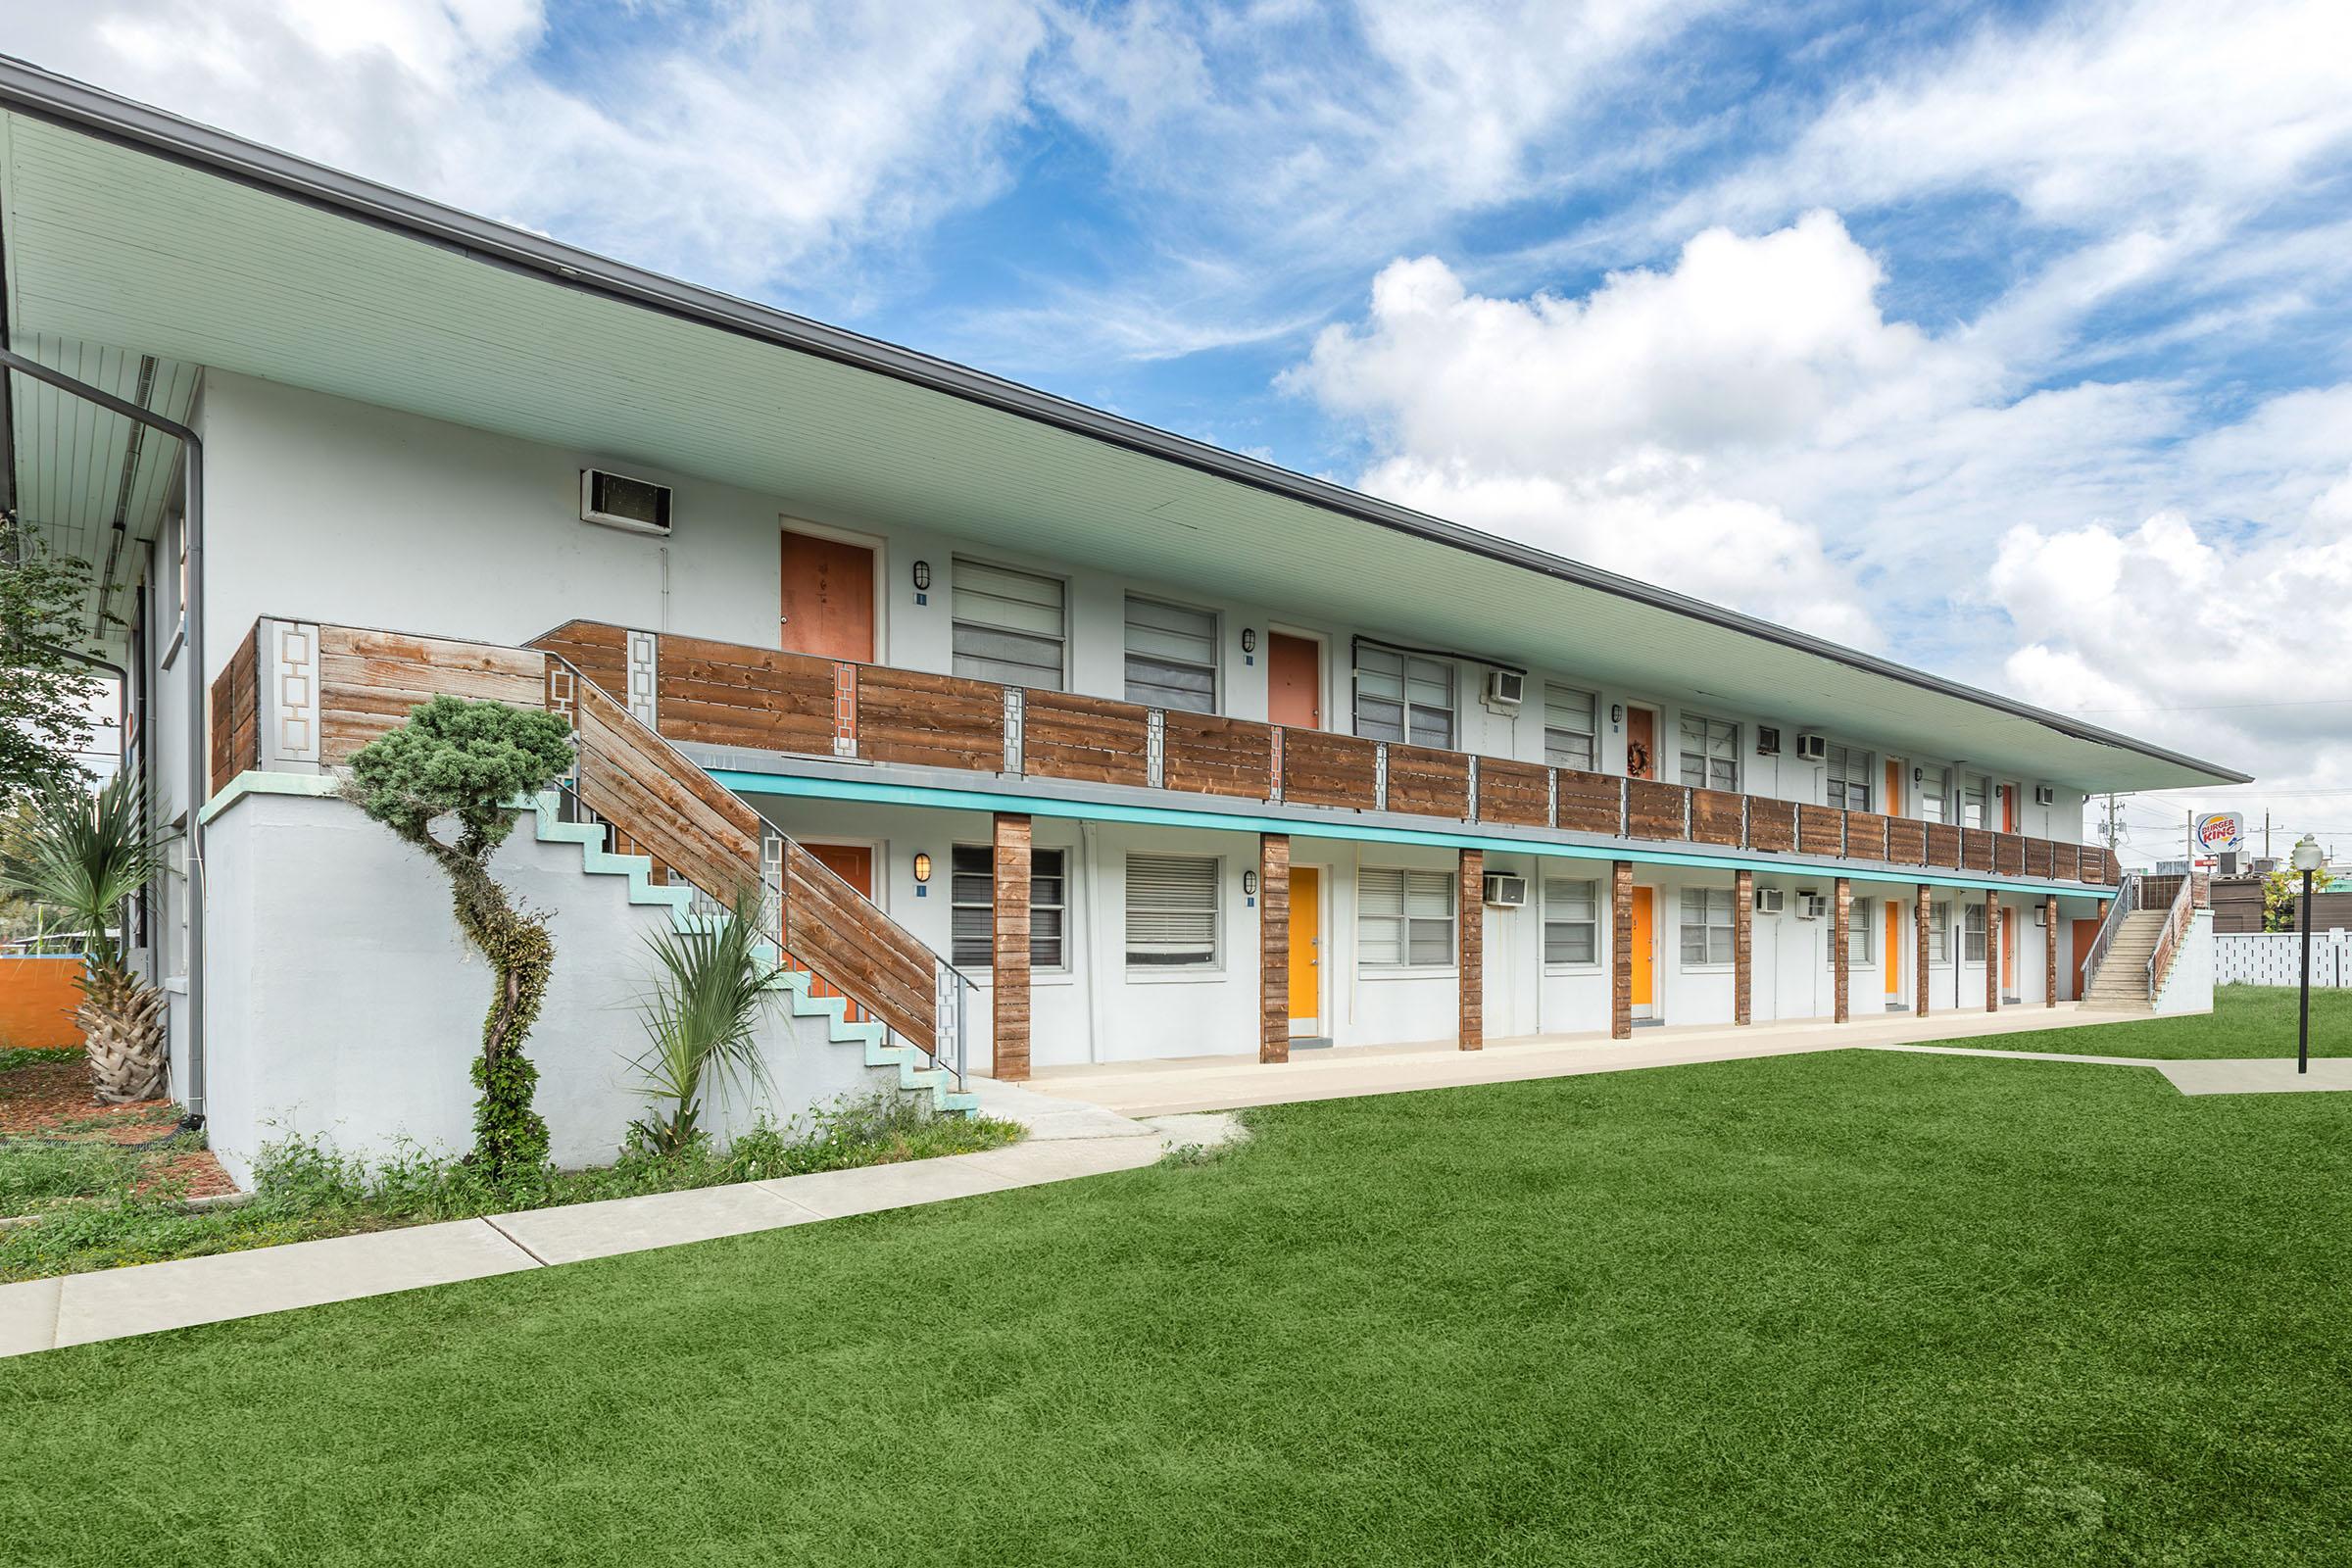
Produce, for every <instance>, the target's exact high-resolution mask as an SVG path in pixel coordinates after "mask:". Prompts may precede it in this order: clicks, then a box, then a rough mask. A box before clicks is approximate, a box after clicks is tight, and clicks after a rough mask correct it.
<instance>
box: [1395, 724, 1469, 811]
mask: <svg viewBox="0 0 2352 1568" xmlns="http://www.w3.org/2000/svg"><path fill="white" fill-rule="evenodd" d="M1389 809H1390V810H1392V811H1410V812H1412V813H1413V814H1415V815H1417V816H1450V817H1456V818H1460V817H1466V816H1468V815H1469V814H1470V756H1469V754H1468V753H1467V752H1441V751H1436V750H1433V749H1432V748H1430V747H1427V746H1401V745H1398V744H1397V743H1395V742H1391V743H1390V746H1389Z"/></svg>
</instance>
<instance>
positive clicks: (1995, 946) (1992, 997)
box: [1985, 893, 2001, 1012]
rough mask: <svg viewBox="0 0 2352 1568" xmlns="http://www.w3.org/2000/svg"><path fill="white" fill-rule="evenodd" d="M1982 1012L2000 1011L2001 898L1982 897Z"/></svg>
mask: <svg viewBox="0 0 2352 1568" xmlns="http://www.w3.org/2000/svg"><path fill="white" fill-rule="evenodd" d="M2000 1010H2001V896H2000V895H1999V894H1997V893H1987V894H1985V1011H1986V1012H1998V1011H2000Z"/></svg>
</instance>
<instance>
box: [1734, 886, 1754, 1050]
mask: <svg viewBox="0 0 2352 1568" xmlns="http://www.w3.org/2000/svg"><path fill="white" fill-rule="evenodd" d="M1755 952H1756V873H1755V872H1753V871H1736V872H1734V873H1733V874H1732V1022H1734V1023H1736V1024H1740V1023H1753V1022H1755V1012H1754V1008H1753V1005H1752V1003H1753V997H1754V992H1755V979H1756V974H1755V969H1756V966H1755Z"/></svg>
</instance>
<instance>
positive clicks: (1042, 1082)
mask: <svg viewBox="0 0 2352 1568" xmlns="http://www.w3.org/2000/svg"><path fill="white" fill-rule="evenodd" d="M2132 1016H2133V1015H2131V1014H2129V1013H2113V1012H2085V1011H2083V1010H2082V1006H2081V1005H2080V1004H2078V1003H2072V1002H2062V1003H2060V1004H2059V1005H2057V1006H2055V1007H2044V1006H2041V1005H2031V1004H2029V1005H2018V1006H2013V1007H2003V1008H2002V1009H2001V1010H2000V1011H1999V1012H1994V1013H1987V1012H1938V1013H1935V1014H1932V1015H1931V1016H1929V1017H1926V1018H1921V1017H1919V1016H1917V1015H1916V1014H1913V1013H1908V1012H1905V1013H1887V1014H1886V1015H1884V1016H1865V1017H1857V1018H1855V1019H1854V1020H1853V1021H1852V1022H1851V1023H1842V1024H1833V1023H1830V1022H1828V1021H1826V1020H1823V1019H1817V1018H1806V1019H1799V1020H1796V1021H1793V1022H1788V1023H1762V1024H1751V1025H1749V1026H1748V1027H1746V1028H1743V1029H1742V1028H1734V1027H1732V1026H1731V1025H1728V1024H1705V1025H1695V1024H1694V1025H1691V1026H1689V1027H1686V1028H1679V1029H1678V1028H1675V1027H1672V1026H1664V1027H1660V1028H1655V1029H1638V1030H1636V1031H1635V1034H1634V1038H1633V1039H1631V1040H1611V1039H1609V1038H1608V1036H1607V1035H1606V1034H1604V1033H1599V1032H1594V1033H1590V1034H1560V1035H1522V1036H1519V1037H1516V1038H1513V1039H1507V1040H1490V1041H1488V1042H1487V1046H1486V1049H1485V1050H1484V1051H1458V1050H1456V1049H1455V1048H1454V1045H1453V1043H1452V1042H1451V1041H1449V1040H1448V1041H1433V1042H1429V1043H1426V1044H1421V1045H1406V1046H1358V1047H1351V1048H1348V1049H1342V1050H1328V1051H1299V1052H1293V1053H1292V1055H1291V1059H1290V1060H1289V1061H1287V1062H1280V1063H1271V1064H1269V1063H1262V1062H1259V1061H1258V1060H1256V1059H1255V1058H1254V1057H1250V1056H1241V1055H1225V1056H1179V1057H1169V1058H1166V1059H1163V1060H1158V1061H1122V1062H1104V1063H1098V1064H1090V1065H1086V1066H1076V1067H1067V1066H1065V1067H1039V1068H1037V1069H1036V1070H1035V1073H1034V1076H1033V1077H1032V1078H1031V1079H1030V1081H1029V1085H1028V1087H1029V1088H1030V1089H1032V1090H1035V1091H1037V1092H1039V1093H1041V1094H1047V1095H1054V1096H1058V1097H1060V1098H1062V1099H1066V1100H1071V1101H1076V1102H1081V1103H1089V1104H1094V1105H1100V1106H1102V1107H1103V1108H1104V1109H1107V1110H1113V1111H1116V1112H1118V1113H1119V1114H1121V1115H1125V1116H1165V1115H1172V1114H1176V1113H1178V1112H1183V1111H1195V1110H1231V1109H1236V1108H1238V1107H1241V1106H1245V1105H1279V1104H1288V1103H1292V1102H1295V1101H1303V1100H1348V1099H1352V1098H1354V1097H1356V1096H1358V1095H1396V1094H1405V1093H1408V1092H1410V1091H1413V1090H1416V1089H1447V1088H1453V1087H1456V1086H1459V1085H1463V1084H1499V1083H1519V1082H1524V1081H1526V1080H1529V1079H1534V1078H1573V1077H1576V1076H1578V1075H1580V1074H1584V1073H1594V1072H1624V1071H1627V1070H1629V1069H1631V1068H1637V1067H1675V1066H1682V1065H1686V1064H1689V1063H1692V1062H1702V1061H1734V1060H1739V1059H1741V1058H1743V1057H1748V1056H1787V1055H1795V1054H1800V1053H1803V1052H1810V1051H1850V1050H1854V1049H1856V1048H1869V1049H1873V1050H1891V1051H1919V1050H1929V1049H1933V1047H1934V1046H1936V1045H1937V1044H1940V1043H1942V1042H1946V1041H1961V1040H1966V1039H1969V1038H1972V1037H1978V1036H1985V1035H2004V1034H2023V1033H2028V1032H2030V1031H2033V1030H2036V1029H2087V1028H2096V1027H2098V1026H2099V1025H2101V1024H2114V1023H2125V1022H2130V1021H2131V1018H2132ZM2139 1021H2141V1022H2145V1021H2146V1019H2145V1016H2144V1015H2142V1016H2141V1017H2140V1020H2139ZM1956 1049H1962V1050H1964V1049H1965V1048H1956ZM2001 1054H2002V1055H2005V1056H2022V1057H2029V1058H2030V1057H2032V1056H2034V1055H2039V1056H2042V1057H2044V1058H2045V1059H2048V1060H2053V1061H2073V1062H2084V1063H2090V1064H2093V1065H2106V1066H2134V1067H2154V1066H2158V1065H2160V1063H2157V1062H2154V1061H2149V1060H2146V1059H2144V1058H2141V1057H2137V1056H2077V1055H2060V1054H2051V1053H2022V1052H2002V1053H2001Z"/></svg>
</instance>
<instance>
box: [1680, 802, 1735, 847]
mask: <svg viewBox="0 0 2352 1568" xmlns="http://www.w3.org/2000/svg"><path fill="white" fill-rule="evenodd" d="M1746 809H1747V798H1746V797H1745V796H1743V795H1734V794H1732V793H1731V792H1730V791H1728V790H1692V791H1691V838H1693V839H1695V840H1696V841H1697V842H1699V843H1701V844H1723V845H1728V846H1730V847H1732V848H1734V849H1737V848H1739V847H1740V844H1741V843H1742V842H1743V840H1744V838H1745V826H1746V824H1745V821H1744V818H1745V815H1746Z"/></svg>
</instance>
